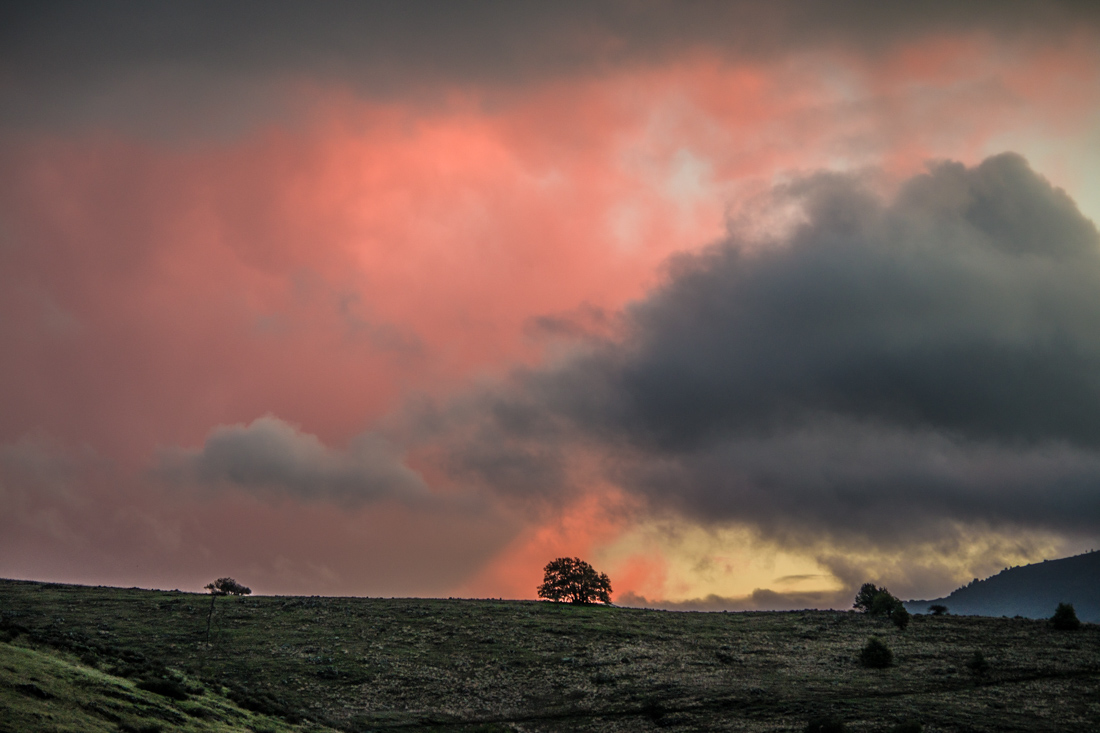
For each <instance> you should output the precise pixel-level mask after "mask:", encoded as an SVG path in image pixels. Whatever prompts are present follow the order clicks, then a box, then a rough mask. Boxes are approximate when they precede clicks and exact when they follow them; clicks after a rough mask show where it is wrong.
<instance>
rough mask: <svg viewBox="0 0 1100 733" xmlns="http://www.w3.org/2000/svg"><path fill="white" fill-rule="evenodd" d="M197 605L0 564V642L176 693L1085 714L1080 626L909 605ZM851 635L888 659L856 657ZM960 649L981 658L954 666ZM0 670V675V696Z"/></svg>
mask: <svg viewBox="0 0 1100 733" xmlns="http://www.w3.org/2000/svg"><path fill="white" fill-rule="evenodd" d="M209 605H210V600H209V596H202V595H195V594H188V593H179V592H163V591H142V590H136V589H130V590H124V589H116V588H87V587H78V586H62V585H52V584H41V583H31V582H20V581H0V640H2V639H7V641H6V642H4V643H5V644H7V645H9V646H15V647H19V648H25V649H35V650H39V651H40V652H44V653H45V652H50V653H54V652H53V651H51V650H60V651H61V652H63V653H64V654H66V655H69V657H68V658H69V659H70V660H79V663H80V664H81V665H83V668H85V669H87V670H93V671H94V670H99V671H100V672H105V673H109V674H112V675H115V676H117V677H124V678H126V679H127V680H129V681H130V683H135V684H145V685H146V686H148V685H149V684H150V681H151V680H158V679H159V680H169V681H171V680H173V679H177V678H178V684H179V685H181V686H184V687H186V685H193V686H202V687H203V688H205V690H206V691H205V692H203V693H202V694H201V695H199V696H197V697H195V696H193V697H192V698H191V700H188V701H183V702H191V701H192V700H197V701H199V702H202V704H204V705H210V706H214V705H215V704H217V705H233V706H236V708H238V709H245V710H248V711H250V712H252V713H262V714H264V715H267V716H275V717H276V718H278V719H279V720H281V721H286V722H288V723H295V724H299V725H304V726H310V725H313V726H320V725H324V726H331V727H333V728H338V729H340V730H344V731H390V730H403V731H456V732H457V731H467V732H471V733H472V732H474V731H480V732H482V733H486V732H488V731H531V732H535V731H561V730H571V731H572V730H576V731H645V730H658V729H660V730H673V731H697V730H708V731H802V730H804V729H805V727H806V724H807V722H808V721H809V720H810V719H812V718H816V717H820V716H826V715H828V716H834V717H837V718H839V719H842V720H844V721H845V722H846V724H847V729H848V730H849V731H853V732H854V733H863V732H866V733H871V732H872V731H887V730H890V729H891V728H892V727H893V726H896V725H898V724H900V723H902V722H903V721H917V722H919V723H921V724H923V725H924V730H925V731H929V732H931V731H1066V730H1100V627H1097V626H1094V625H1086V626H1084V627H1083V628H1082V629H1080V630H1078V631H1075V632H1058V631H1054V630H1053V629H1051V628H1050V627H1049V625H1048V624H1046V623H1045V622H1042V621H1030V620H1025V619H991V618H962V617H944V618H933V617H928V616H918V617H915V618H914V619H913V622H912V623H911V624H910V625H909V628H908V629H906V630H905V631H899V630H897V629H895V628H894V627H893V626H892V625H891V624H889V622H886V621H882V620H879V619H873V618H868V617H865V616H862V615H860V614H854V613H842V612H828V611H801V612H789V613H671V612H662V611H650V610H641V609H626V608H606V607H573V606H567V605H556V604H549V603H534V602H523V601H504V602H493V601H471V600H453V601H448V600H427V599H398V600H382V599H368V598H281V597H247V598H221V599H219V600H218V601H217V611H216V613H215V615H214V623H213V628H212V631H211V635H210V638H209V640H207V637H206V618H207V611H208V609H209ZM870 636H878V637H879V638H881V639H882V640H883V641H885V642H886V644H887V645H888V646H889V647H890V648H891V649H892V650H893V653H894V659H895V664H894V666H892V667H889V668H887V669H867V668H864V667H862V666H861V665H860V663H859V652H860V649H861V648H862V647H863V645H864V644H866V642H867V639H868V638H869V637H870ZM0 646H2V645H0ZM975 651H981V652H982V654H983V655H984V658H985V660H986V661H987V662H988V665H989V667H988V670H986V671H983V672H981V673H977V672H974V671H971V669H969V668H968V666H967V662H968V661H969V660H971V658H972V657H973V655H974V653H975ZM67 663H72V662H67ZM13 684H22V683H18V682H15V681H14V678H11V677H6V678H5V680H4V682H3V685H4V687H5V691H4V693H3V694H4V695H5V697H4V698H3V699H5V700H6V699H9V698H10V696H11V694H12V693H11V691H10V689H9V688H11V686H12V685H13ZM35 684H37V683H35ZM17 694H19V695H22V696H23V697H22V698H17V699H20V700H22V699H23V698H26V697H27V696H26V695H24V694H23V692H19V691H17ZM51 694H53V693H51ZM73 694H75V692H74V693H73ZM134 694H137V693H134ZM162 697H163V696H162ZM54 699H56V700H70V699H72V695H70V694H69V693H64V694H60V695H57V696H55V698H54ZM162 702H163V701H162ZM24 704H26V701H24ZM68 704H69V703H66V705H68ZM163 704H165V705H168V706H169V707H172V708H173V709H175V706H176V703H175V702H164V703H163ZM78 707H79V705H78ZM219 709H220V708H219ZM184 714H185V715H186V713H184ZM226 720H227V721H228V722H232V721H231V720H230V719H229V718H226ZM244 725H248V724H247V723H245V724H244ZM171 726H172V724H171V723H169V722H167V721H166V722H165V727H164V730H172V729H173V728H172V727H171ZM108 729H109V728H108ZM116 729H119V730H122V728H116Z"/></svg>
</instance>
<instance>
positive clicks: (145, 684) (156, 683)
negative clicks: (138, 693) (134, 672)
mask: <svg viewBox="0 0 1100 733" xmlns="http://www.w3.org/2000/svg"><path fill="white" fill-rule="evenodd" d="M137 686H138V689H141V690H145V691H147V692H154V693H156V694H158V695H163V696H164V697H170V698H172V699H173V700H186V699H187V690H186V689H184V687H183V685H181V684H180V683H179V682H177V681H176V680H172V679H161V678H158V677H151V678H149V679H144V680H142V681H141V682H138V683H137Z"/></svg>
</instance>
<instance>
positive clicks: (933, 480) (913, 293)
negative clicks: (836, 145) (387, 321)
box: [452, 154, 1100, 545]
mask: <svg viewBox="0 0 1100 733" xmlns="http://www.w3.org/2000/svg"><path fill="white" fill-rule="evenodd" d="M777 196H779V197H781V198H783V199H785V200H786V199H790V198H791V197H793V198H794V199H796V200H798V201H799V202H801V204H802V210H803V212H804V217H805V218H804V221H803V222H802V223H801V224H799V225H797V226H795V227H794V228H793V229H792V231H791V232H790V234H789V235H788V236H786V237H785V238H784V239H782V240H780V241H771V242H765V243H760V242H751V243H749V242H745V241H742V240H741V239H740V238H739V237H738V236H736V235H731V238H730V239H729V240H728V241H726V242H722V243H720V244H717V245H715V246H714V247H712V248H711V249H709V250H708V251H706V252H703V253H702V254H698V255H692V256H684V257H681V258H679V259H677V260H675V261H674V262H672V263H671V265H670V267H669V271H668V273H669V274H668V279H667V282H666V283H665V284H664V285H663V286H662V287H661V288H659V289H658V290H656V291H655V292H653V293H652V294H651V295H650V296H648V297H647V298H645V299H644V300H642V301H640V302H638V303H636V304H634V305H633V306H632V307H630V308H629V309H628V310H627V312H626V313H625V314H624V319H625V322H626V328H625V333H626V334H627V335H626V336H625V337H624V338H622V339H619V340H610V339H608V340H604V341H600V342H598V343H595V344H593V343H592V342H591V341H590V342H589V343H587V344H585V345H583V346H582V347H580V351H579V352H578V354H577V355H576V356H575V357H574V358H573V359H572V360H571V361H566V362H565V363H563V364H560V365H557V366H554V367H549V368H545V369H542V370H527V371H522V372H517V373H516V375H515V376H514V379H513V380H512V382H511V383H510V384H509V385H508V386H507V387H503V388H500V389H498V390H496V391H495V392H493V391H490V392H488V393H486V394H485V395H482V396H481V397H480V398H479V399H480V402H479V403H478V404H480V405H481V406H482V408H483V409H482V411H481V412H480V413H477V411H476V410H474V411H470V412H469V413H468V415H470V414H473V415H477V417H476V431H473V432H468V433H466V434H465V436H466V438H468V440H467V441H466V442H455V443H453V444H452V453H453V458H452V461H453V462H455V463H457V464H459V465H462V464H463V462H466V464H465V465H467V466H468V467H470V468H471V471H472V473H473V474H476V477H477V478H478V479H479V480H481V481H483V482H485V483H487V484H490V485H497V486H499V487H501V488H502V489H506V490H510V491H519V492H523V491H525V490H526V491H527V492H529V493H532V494H546V493H548V492H551V491H558V492H568V491H569V490H570V481H569V477H570V474H569V472H568V471H567V470H562V471H560V473H559V477H558V479H559V480H558V481H557V482H556V483H554V482H551V485H549V486H548V485H547V482H546V480H545V479H546V475H547V474H546V473H545V472H543V473H541V474H539V471H538V465H537V464H538V461H537V460H536V459H537V458H538V457H540V456H546V455H552V454H554V451H557V453H556V455H559V456H564V455H565V454H566V448H567V447H569V446H572V447H574V448H575V447H578V446H579V447H581V448H582V449H583V450H585V451H587V452H589V453H599V454H600V455H602V457H603V461H602V471H603V472H604V474H605V476H607V477H610V478H612V479H613V480H615V481H616V482H617V483H618V484H620V485H621V486H624V487H625V488H627V489H628V490H631V491H633V492H635V493H637V494H638V495H640V496H644V497H646V498H647V499H649V500H650V501H651V502H653V503H654V504H655V505H656V506H670V507H674V508H676V509H678V510H679V511H681V512H682V513H684V514H686V515H689V516H694V517H698V518H702V519H709V520H715V521H725V520H738V521H745V522H750V523H752V524H754V525H756V526H757V527H759V528H760V529H761V530H763V531H766V532H767V533H768V534H769V535H770V536H772V537H781V536H782V537H786V538H787V540H788V541H795V540H793V539H792V538H796V537H798V536H799V535H800V534H806V533H807V530H809V533H808V534H809V535H813V536H814V537H817V538H820V537H821V536H830V535H832V536H848V537H862V538H866V539H868V540H870V541H872V542H875V543H880V544H883V545H885V544H889V543H890V542H891V541H894V540H899V539H901V538H903V537H907V538H909V539H915V538H918V537H919V536H921V535H927V534H928V533H935V532H941V531H945V530H943V527H944V526H946V525H947V524H950V523H952V522H963V523H976V524H985V525H988V526H993V525H996V526H1002V527H1004V526H1026V527H1032V528H1043V529H1046V530H1053V531H1060V532H1073V533H1084V534H1095V533H1097V532H1098V531H1100V419H1097V415H1100V235H1098V233H1097V230H1096V227H1095V226H1094V225H1093V224H1092V223H1091V222H1089V221H1088V220H1086V219H1085V218H1084V217H1083V216H1082V215H1081V214H1080V213H1079V212H1078V210H1077V209H1076V207H1075V205H1074V203H1073V202H1072V200H1070V198H1069V197H1068V196H1066V194H1065V193H1063V192H1062V191H1060V190H1057V189H1055V188H1053V187H1052V186H1050V184H1049V183H1047V182H1046V181H1045V180H1044V179H1043V178H1041V177H1040V176H1038V175H1037V174H1035V173H1034V172H1033V171H1031V170H1030V168H1029V167H1028V165H1027V163H1026V161H1024V160H1023V159H1022V158H1020V157H1019V156H1016V155H1012V154H1005V155H1001V156H996V157H993V158H990V159H988V160H986V161H984V162H983V163H981V164H980V165H978V166H976V167H973V168H966V167H964V166H962V165H960V164H957V163H946V162H945V163H938V164H935V165H932V166H931V167H930V170H929V172H928V173H927V174H925V175H921V176H918V177H915V178H914V179H912V180H910V181H908V182H907V183H906V184H905V185H904V186H902V188H901V189H900V191H899V192H898V193H897V195H896V196H894V197H893V199H892V200H890V201H886V200H884V199H882V198H881V197H879V196H876V195H875V194H874V193H873V192H872V191H870V190H868V188H867V187H866V186H865V184H864V182H863V180H862V179H861V178H860V177H858V176H838V175H818V176H813V177H810V178H807V179H805V180H803V181H800V182H797V183H795V184H793V185H791V186H789V187H788V188H786V189H785V190H783V191H781V192H778V193H777ZM469 419H473V418H469ZM470 436H479V437H474V438H471V437H470ZM578 436H579V437H578ZM480 438H485V440H480ZM474 441H479V442H478V443H477V446H478V447H477V451H476V452H474V451H473V450H472V449H471V444H472V443H473V442H474ZM467 451H469V452H467ZM471 455H472V456H474V457H475V459H476V460H474V461H467V458H469V456H471ZM490 458H491V460H490ZM525 463H526V464H527V465H529V466H530V468H531V470H532V474H533V475H541V476H543V479H542V480H540V481H539V482H536V483H534V484H530V485H528V486H526V487H524V486H523V485H522V483H521V482H519V481H517V479H516V476H517V475H519V474H521V473H522V471H521V470H520V467H522V466H523V465H524V464H525ZM495 466H507V467H508V470H509V478H508V480H507V481H501V482H497V481H496V474H495V473H494V468H495Z"/></svg>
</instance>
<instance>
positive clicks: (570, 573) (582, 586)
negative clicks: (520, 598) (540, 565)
mask: <svg viewBox="0 0 1100 733" xmlns="http://www.w3.org/2000/svg"><path fill="white" fill-rule="evenodd" d="M544 573H545V574H544V575H543V579H542V585H540V586H539V598H546V599H547V600H551V601H559V602H560V601H568V602H570V603H575V604H578V605H581V604H587V603H595V602H596V601H599V602H600V603H611V580H610V579H609V578H608V577H607V573H597V572H596V570H595V569H594V568H593V567H592V566H591V565H589V564H588V563H586V562H585V561H584V560H581V559H580V558H579V557H559V558H558V559H557V560H551V561H550V562H549V563H547V565H546V567H545V568H544Z"/></svg>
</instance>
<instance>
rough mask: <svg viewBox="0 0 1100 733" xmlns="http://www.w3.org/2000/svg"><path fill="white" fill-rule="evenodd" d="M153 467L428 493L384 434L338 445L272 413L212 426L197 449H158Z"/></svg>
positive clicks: (361, 497) (316, 492)
mask: <svg viewBox="0 0 1100 733" xmlns="http://www.w3.org/2000/svg"><path fill="white" fill-rule="evenodd" d="M158 470H159V473H160V474H161V475H162V476H164V477H167V478H169V479H171V480H175V481H182V482H194V483H199V484H207V485H212V486H217V485H233V486H239V487H242V488H245V489H248V490H252V491H261V492H282V493H286V494H290V495H293V496H295V497H298V498H302V499H330V500H336V501H340V502H345V503H352V504H354V503H358V502H362V501H369V500H377V499H385V498H395V499H404V500H411V499H417V498H419V497H424V496H427V494H428V490H427V487H426V486H425V484H424V482H423V480H422V479H421V478H420V476H419V475H418V474H417V473H416V472H414V471H413V470H411V469H410V468H408V467H407V466H405V465H404V463H402V460H401V457H400V455H398V454H397V453H396V452H395V451H394V449H393V447H392V446H391V445H390V444H389V443H388V442H387V441H386V440H385V439H383V438H382V437H380V436H378V435H374V434H371V433H367V434H364V435H362V436H360V437H359V438H358V439H356V441H355V442H353V444H352V445H351V446H349V448H348V449H347V450H343V451H338V450H333V449H331V448H328V447H327V446H325V445H324V444H323V443H322V442H321V440H320V439H319V438H317V436H315V435H310V434H309V433H303V432H301V431H300V430H298V429H297V428H296V427H295V426H293V425H291V424H289V423H286V422H284V421H282V420H280V419H278V418H276V417H272V416H266V417H261V418H258V419H256V420H254V421H253V422H252V423H251V424H249V425H229V426H220V427H217V428H215V429H213V430H211V431H210V434H209V435H208V436H207V438H206V441H205V443H204V444H203V446H202V448H200V449H197V450H185V449H180V448H176V449H171V450H167V451H164V452H163V454H162V456H161V460H160V466H159V469H158Z"/></svg>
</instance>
